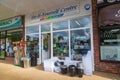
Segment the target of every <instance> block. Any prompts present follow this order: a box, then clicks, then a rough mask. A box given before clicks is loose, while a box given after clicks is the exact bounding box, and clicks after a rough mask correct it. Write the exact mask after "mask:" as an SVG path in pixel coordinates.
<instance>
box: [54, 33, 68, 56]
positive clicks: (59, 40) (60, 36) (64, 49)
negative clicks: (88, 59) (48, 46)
mask: <svg viewBox="0 0 120 80" xmlns="http://www.w3.org/2000/svg"><path fill="white" fill-rule="evenodd" d="M68 55H69V39H68V31H62V32H54V33H53V56H61V57H62V56H68Z"/></svg>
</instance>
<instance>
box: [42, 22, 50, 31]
mask: <svg viewBox="0 0 120 80" xmlns="http://www.w3.org/2000/svg"><path fill="white" fill-rule="evenodd" d="M47 31H50V24H43V25H41V32H47Z"/></svg>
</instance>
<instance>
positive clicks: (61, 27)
mask: <svg viewBox="0 0 120 80" xmlns="http://www.w3.org/2000/svg"><path fill="white" fill-rule="evenodd" d="M64 29H68V21H61V22H55V23H53V31H54V30H64Z"/></svg>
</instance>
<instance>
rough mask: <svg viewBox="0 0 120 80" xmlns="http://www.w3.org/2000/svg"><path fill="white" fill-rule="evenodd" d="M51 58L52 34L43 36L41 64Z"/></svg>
mask: <svg viewBox="0 0 120 80" xmlns="http://www.w3.org/2000/svg"><path fill="white" fill-rule="evenodd" d="M50 58H51V34H50V33H43V34H41V62H42V63H43V61H44V60H46V59H50Z"/></svg>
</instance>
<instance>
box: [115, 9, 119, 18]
mask: <svg viewBox="0 0 120 80" xmlns="http://www.w3.org/2000/svg"><path fill="white" fill-rule="evenodd" d="M115 17H120V9H119V10H118V11H117V14H116V15H115Z"/></svg>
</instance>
